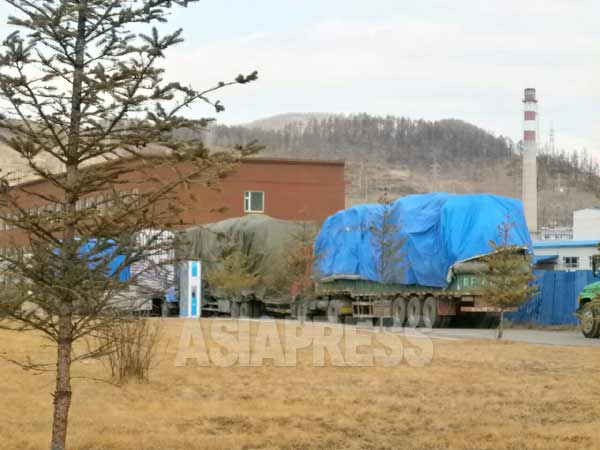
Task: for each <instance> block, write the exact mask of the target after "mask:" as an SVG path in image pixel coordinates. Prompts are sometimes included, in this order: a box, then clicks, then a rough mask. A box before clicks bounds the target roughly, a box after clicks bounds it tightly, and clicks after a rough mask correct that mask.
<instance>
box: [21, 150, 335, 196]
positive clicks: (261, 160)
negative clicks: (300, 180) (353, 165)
mask: <svg viewBox="0 0 600 450" xmlns="http://www.w3.org/2000/svg"><path fill="white" fill-rule="evenodd" d="M147 157H148V158H153V159H157V160H158V159H161V156H160V155H158V156H157V155H147ZM134 159H135V158H116V159H111V160H108V161H102V162H98V163H92V164H89V165H85V166H81V170H86V169H88V170H89V169H92V168H98V167H99V166H103V165H106V164H114V163H122V162H127V161H133V160H134ZM239 163H240V164H300V165H302V164H310V165H321V166H341V167H345V165H346V161H345V160H342V159H302V158H277V157H268V156H267V157H263V156H251V157H245V158H240V160H239ZM61 174H64V172H59V173H55V174H54V175H61ZM46 181H47V180H46V179H45V178H39V177H36V178H33V179H30V180H27V181H23V182H21V183H16V184H13V185H11V187H12V188H23V187H29V186H34V185H36V184H40V183H44V182H46Z"/></svg>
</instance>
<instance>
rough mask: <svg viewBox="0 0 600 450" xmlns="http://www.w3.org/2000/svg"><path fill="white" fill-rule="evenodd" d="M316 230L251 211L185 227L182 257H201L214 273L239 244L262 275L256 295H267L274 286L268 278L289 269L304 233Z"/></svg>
mask: <svg viewBox="0 0 600 450" xmlns="http://www.w3.org/2000/svg"><path fill="white" fill-rule="evenodd" d="M314 232H315V231H314V225H313V224H310V223H305V222H294V221H289V220H279V219H274V218H272V217H269V216H267V215H264V214H250V215H246V216H243V217H236V218H233V219H227V220H223V221H221V222H215V223H211V224H207V225H202V226H198V227H193V228H189V229H187V230H185V231H184V232H183V237H184V239H185V240H186V242H187V244H186V245H185V254H184V255H182V256H184V257H185V258H186V259H199V260H201V261H202V265H203V270H204V272H205V273H210V271H211V270H214V269H218V268H220V267H221V266H222V263H223V254H224V252H226V251H227V249H228V248H229V247H230V246H232V245H235V246H236V247H237V248H239V249H240V251H241V253H242V254H243V255H244V256H245V257H247V258H248V260H249V261H251V262H252V267H251V269H252V272H253V273H256V274H257V275H258V276H259V277H261V283H259V284H258V285H257V286H256V288H254V289H253V294H254V295H255V296H256V297H258V298H264V296H265V295H266V294H268V293H269V290H270V288H271V286H269V285H268V281H269V280H271V279H273V276H274V275H275V274H276V273H277V271H279V270H282V269H285V267H286V259H287V258H288V256H289V251H290V248H291V247H292V246H293V245H297V241H298V239H299V237H301V236H302V235H303V234H304V233H309V234H310V233H312V234H313V235H314ZM213 289H218V286H213ZM287 291H288V292H289V287H287Z"/></svg>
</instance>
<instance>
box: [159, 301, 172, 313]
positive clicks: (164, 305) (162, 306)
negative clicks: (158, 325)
mask: <svg viewBox="0 0 600 450" xmlns="http://www.w3.org/2000/svg"><path fill="white" fill-rule="evenodd" d="M170 315H171V314H169V304H168V303H167V301H166V300H161V302H160V316H161V317H169V316H170Z"/></svg>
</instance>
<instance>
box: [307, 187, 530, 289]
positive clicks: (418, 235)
mask: <svg viewBox="0 0 600 450" xmlns="http://www.w3.org/2000/svg"><path fill="white" fill-rule="evenodd" d="M382 217H387V220H388V221H389V222H391V223H392V224H394V225H395V228H392V230H393V231H392V234H393V235H394V236H395V237H396V239H397V240H398V241H399V242H404V244H403V245H402V249H401V252H402V254H403V255H404V257H403V258H402V261H401V262H398V264H399V265H401V266H402V270H399V271H398V279H395V280H391V281H393V282H396V283H402V284H418V285H422V286H433V287H445V286H446V285H447V282H448V276H449V274H450V270H451V269H452V267H453V266H455V265H456V264H458V263H460V262H462V261H467V260H470V259H473V258H476V257H478V256H482V255H486V254H489V253H490V252H491V251H492V250H493V249H492V247H491V246H490V241H494V242H496V243H498V244H502V243H503V237H502V236H501V232H500V230H499V226H500V225H501V224H502V223H506V224H511V225H510V228H511V229H510V232H509V233H508V241H507V242H506V243H507V244H509V245H515V246H520V247H523V248H526V249H528V251H529V249H530V248H531V238H530V235H529V231H528V228H527V224H526V222H525V217H524V214H523V207H522V204H521V202H520V201H519V200H516V199H513V198H508V197H501V196H497V195H491V194H465V195H459V194H448V193H431V194H419V195H410V196H407V197H402V198H400V199H398V200H396V201H395V202H393V203H389V204H365V205H357V206H354V207H352V208H349V209H346V210H343V211H339V212H337V213H336V214H334V215H332V216H330V217H329V218H328V219H327V220H326V221H325V223H324V224H323V227H322V229H321V232H320V233H319V235H318V237H317V240H316V242H315V253H316V255H317V256H318V259H317V262H316V272H317V274H318V276H319V277H320V278H322V279H325V278H330V277H333V278H336V277H337V278H361V279H366V280H372V281H379V282H381V281H383V280H382V279H381V278H382V277H381V271H380V270H378V265H377V261H378V260H379V258H380V256H381V255H380V253H381V252H380V248H381V247H380V246H378V245H377V240H378V239H380V235H381V228H382V225H381V223H382ZM387 229H388V230H389V228H387ZM386 281H390V280H386Z"/></svg>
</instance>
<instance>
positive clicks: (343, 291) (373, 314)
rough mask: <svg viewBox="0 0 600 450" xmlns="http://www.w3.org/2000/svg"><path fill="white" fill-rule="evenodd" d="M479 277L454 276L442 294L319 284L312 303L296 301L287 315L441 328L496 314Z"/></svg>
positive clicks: (414, 288)
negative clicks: (471, 315)
mask: <svg viewBox="0 0 600 450" xmlns="http://www.w3.org/2000/svg"><path fill="white" fill-rule="evenodd" d="M480 284H481V276H480V275H479V274H466V273H461V274H456V275H454V277H453V279H452V282H451V283H450V284H449V286H448V287H446V288H440V287H432V286H420V285H403V284H394V283H390V284H384V283H377V282H373V281H369V280H362V279H348V278H336V279H330V280H322V281H321V282H319V283H318V284H317V287H316V298H313V299H310V298H305V299H300V298H299V299H296V301H295V302H293V303H292V305H291V307H290V310H291V315H292V316H295V317H298V318H300V319H302V320H307V319H311V318H312V317H316V316H321V317H326V319H327V320H328V321H329V322H332V323H340V322H345V321H347V320H348V319H349V318H353V319H355V320H373V321H374V322H376V321H380V320H385V319H389V320H391V321H392V323H393V325H394V326H405V325H407V326H411V327H419V326H425V327H430V328H436V327H445V326H448V325H449V324H450V322H451V321H452V319H453V318H455V317H457V316H460V315H464V314H467V313H490V312H492V313H495V312H497V311H498V310H497V309H496V308H493V307H490V306H488V305H487V304H486V302H485V299H484V298H483V297H482V296H481V295H480V294H479V292H478V290H477V287H478V286H479V285H480Z"/></svg>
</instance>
